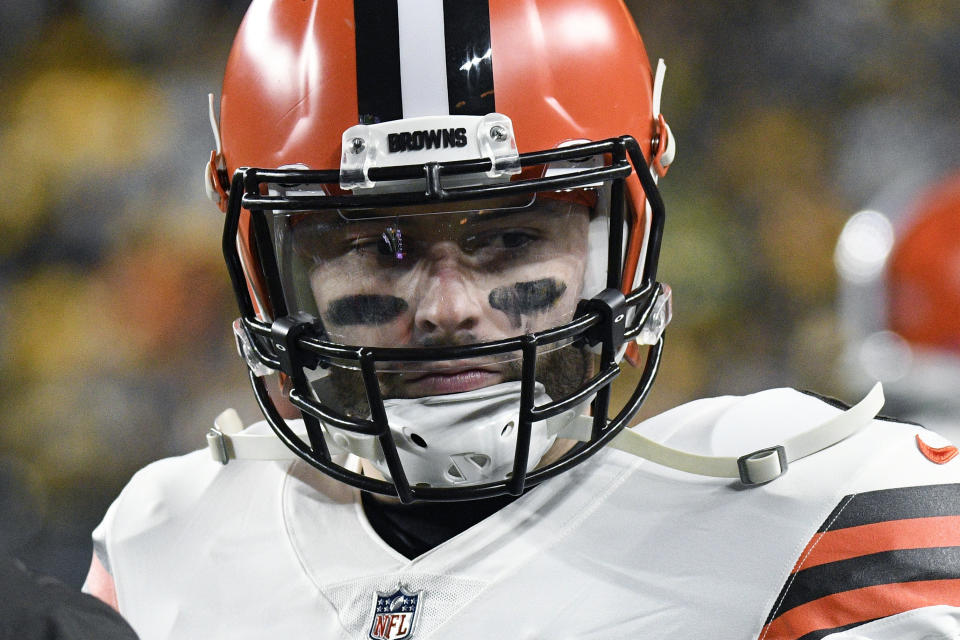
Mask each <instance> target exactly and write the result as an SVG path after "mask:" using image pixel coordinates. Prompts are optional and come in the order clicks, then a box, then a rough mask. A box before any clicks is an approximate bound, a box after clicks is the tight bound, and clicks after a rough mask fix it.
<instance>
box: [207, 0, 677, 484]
mask: <svg viewBox="0 0 960 640" xmlns="http://www.w3.org/2000/svg"><path fill="white" fill-rule="evenodd" d="M662 78H663V66H662V65H660V66H658V71H657V73H656V74H654V72H653V70H652V69H651V66H650V63H649V61H648V59H647V54H646V51H645V49H644V45H643V42H642V41H641V38H640V36H639V34H638V32H637V29H636V26H635V25H634V23H633V20H632V18H631V17H630V14H629V13H628V11H627V9H626V8H625V7H624V5H623V4H622V2H619V1H618V0H586V1H585V0H519V1H518V0H421V1H416V2H414V1H413V0H392V1H390V0H387V1H386V2H383V1H382V0H376V1H374V0H339V1H332V0H327V1H323V2H321V1H320V0H308V1H305V2H304V1H297V2H293V1H288V0H254V2H253V3H252V4H251V6H250V8H249V10H248V12H247V14H246V16H245V18H244V20H243V23H242V24H241V26H240V29H239V32H238V34H237V36H236V40H235V42H234V44H233V48H232V50H231V52H230V55H229V59H228V62H227V66H226V71H225V75H224V82H223V91H222V94H221V99H220V116H219V121H217V119H216V118H215V117H214V115H213V112H214V109H213V105H212V103H211V121H212V123H213V125H214V132H215V135H216V138H217V148H216V150H215V151H213V152H212V153H211V158H210V162H209V163H208V165H207V168H206V173H205V175H206V183H207V190H208V194H209V195H210V196H211V198H212V199H213V200H214V202H216V203H217V204H218V205H219V206H220V207H221V208H222V209H223V211H224V212H225V213H226V220H225V227H224V234H223V251H224V255H225V258H226V262H227V266H228V269H229V271H230V275H231V278H232V281H233V287H234V290H235V293H236V297H237V300H238V303H239V307H240V313H241V317H240V318H239V320H238V321H237V322H236V323H235V325H234V327H235V332H236V334H237V339H238V346H239V349H240V351H241V355H243V357H244V358H245V360H246V362H247V364H248V366H249V369H250V379H251V382H252V384H253V387H254V390H255V393H256V396H257V399H258V402H259V404H260V407H261V409H262V410H263V412H264V415H265V417H266V419H267V421H268V422H269V424H270V426H271V427H272V428H273V430H274V431H275V432H276V435H277V436H278V437H279V438H280V439H281V440H282V441H283V442H284V443H285V444H286V446H288V447H289V448H290V449H292V450H293V451H294V452H295V453H296V454H297V455H299V456H300V457H302V458H303V459H305V460H306V461H307V462H309V463H310V464H311V465H313V466H314V467H316V468H318V469H320V470H321V471H323V472H325V473H327V474H329V475H331V476H332V477H334V478H336V479H338V480H340V481H343V482H345V483H348V484H350V485H353V486H355V487H359V488H361V489H364V490H367V491H372V492H375V493H380V494H385V495H390V496H396V497H398V498H399V499H400V500H402V501H404V502H410V501H414V500H461V499H471V498H479V497H486V496H493V495H501V494H513V495H519V494H520V493H522V492H523V491H524V490H525V489H527V488H529V487H531V486H534V485H536V484H538V483H539V482H542V481H543V480H545V479H547V478H549V477H552V476H554V475H556V474H558V473H561V472H563V471H565V470H567V469H570V468H571V467H573V466H574V465H576V464H578V463H580V462H582V461H584V460H585V459H587V458H588V457H589V456H591V455H592V454H594V453H595V452H596V451H598V450H599V449H600V448H601V447H603V446H604V445H605V444H606V443H608V442H609V441H610V440H611V439H612V438H613V437H614V436H615V435H616V434H617V433H618V432H619V431H620V430H621V429H622V428H623V427H624V426H625V425H626V424H627V423H628V421H629V420H630V419H631V418H632V417H633V416H634V415H635V414H636V412H637V410H638V409H639V406H640V404H641V403H642V402H643V400H644V398H645V397H646V395H647V393H648V391H649V389H650V385H651V383H652V380H653V377H654V375H655V373H656V370H657V367H658V364H659V361H660V354H661V351H662V347H663V338H662V334H663V329H664V326H665V325H666V324H667V323H668V322H669V319H670V293H669V287H666V286H665V285H661V284H660V283H658V282H657V280H656V270H657V259H658V255H659V251H660V240H661V235H662V231H663V224H664V209H663V203H662V201H661V198H660V195H659V193H658V191H657V187H656V179H657V177H659V176H660V175H663V174H664V173H665V171H666V168H667V167H668V166H669V164H670V162H671V161H672V159H673V156H674V149H675V144H674V141H673V137H672V134H671V133H670V130H669V127H668V126H667V125H666V122H665V121H664V119H663V117H662V116H661V115H660V109H659V92H660V84H661V82H662ZM638 344H642V345H645V346H646V347H647V349H646V351H647V354H646V358H645V360H644V361H643V367H644V369H643V373H642V375H641V376H640V377H639V382H638V383H637V386H636V388H635V390H634V391H633V393H632V395H631V397H630V398H629V400H628V401H627V402H626V404H625V406H624V407H623V408H622V409H621V410H619V411H617V412H616V415H614V416H609V415H608V413H609V404H610V385H611V382H612V381H613V380H614V378H615V377H616V376H617V375H618V373H619V366H618V363H619V362H620V360H621V359H622V358H623V357H625V356H626V357H628V358H630V359H631V360H633V361H636V362H640V358H639V355H640V354H639V349H638ZM274 373H276V374H279V378H280V379H281V380H282V386H283V393H282V396H283V397H278V396H279V395H280V394H278V393H276V391H275V390H271V384H270V383H269V380H270V378H271V375H272V374H274ZM286 403H289V405H292V406H293V407H294V408H295V409H296V411H297V413H298V414H299V418H302V422H301V421H300V419H299V418H298V419H296V420H292V419H288V418H289V415H288V414H287V412H285V411H284V405H285V404H286ZM588 408H589V414H590V416H591V417H587V416H586V415H585V414H586V413H587V409H588ZM358 459H359V460H360V461H363V465H362V466H358Z"/></svg>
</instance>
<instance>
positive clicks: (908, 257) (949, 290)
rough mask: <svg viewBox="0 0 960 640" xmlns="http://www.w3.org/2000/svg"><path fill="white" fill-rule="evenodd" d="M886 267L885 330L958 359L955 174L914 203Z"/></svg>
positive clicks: (958, 194)
mask: <svg viewBox="0 0 960 640" xmlns="http://www.w3.org/2000/svg"><path fill="white" fill-rule="evenodd" d="M908 218H909V220H910V222H909V226H907V227H906V228H905V229H903V232H902V234H901V235H900V237H899V238H898V239H897V241H896V242H895V243H894V245H893V249H892V251H891V253H890V265H889V267H888V268H887V273H886V277H887V289H888V291H889V298H888V300H887V314H888V317H889V320H890V329H891V330H892V331H895V332H897V333H898V334H900V335H901V336H902V337H903V338H904V339H905V340H907V341H908V342H910V343H911V344H915V345H918V346H921V347H923V348H927V349H944V350H947V351H952V352H954V353H955V354H957V355H958V356H960V173H955V174H953V175H951V176H949V177H948V178H947V179H946V180H944V181H942V182H940V183H938V184H937V185H935V186H934V187H933V188H932V189H930V190H929V191H927V192H926V193H924V194H923V196H922V197H921V198H920V199H919V200H918V201H917V202H916V203H915V204H914V205H913V207H912V209H911V212H910V213H909V214H908Z"/></svg>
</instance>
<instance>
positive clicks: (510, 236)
mask: <svg viewBox="0 0 960 640" xmlns="http://www.w3.org/2000/svg"><path fill="white" fill-rule="evenodd" d="M533 239H534V238H533V236H531V235H530V234H529V233H525V232H523V231H507V232H506V233H503V234H501V235H500V241H501V242H502V243H503V246H504V248H506V249H517V248H519V247H522V246H524V245H525V244H527V243H529V242H532V241H533Z"/></svg>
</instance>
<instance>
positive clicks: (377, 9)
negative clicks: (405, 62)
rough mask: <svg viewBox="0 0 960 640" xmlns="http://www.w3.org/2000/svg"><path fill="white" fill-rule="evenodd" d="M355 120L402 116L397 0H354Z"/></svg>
mask: <svg viewBox="0 0 960 640" xmlns="http://www.w3.org/2000/svg"><path fill="white" fill-rule="evenodd" d="M353 19H354V24H355V25H356V27H355V30H356V46H357V111H358V122H360V123H362V124H374V123H377V122H387V121H388V120H399V119H400V118H402V117H403V101H402V96H401V93H400V28H399V23H398V18H397V0H354V2H353Z"/></svg>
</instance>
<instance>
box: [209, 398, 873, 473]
mask: <svg viewBox="0 0 960 640" xmlns="http://www.w3.org/2000/svg"><path fill="white" fill-rule="evenodd" d="M519 394H520V383H519V382H505V383H502V384H499V385H494V386H491V387H486V388H483V389H477V390H475V391H470V392H467V393H461V394H452V395H446V396H432V397H428V398H416V399H403V400H388V401H385V402H384V405H385V407H386V408H387V415H388V417H389V420H390V424H391V430H392V431H393V434H394V438H395V441H396V443H397V448H398V449H399V452H400V458H401V461H402V462H403V466H404V469H405V470H407V471H408V472H410V473H409V475H410V478H409V480H410V482H411V483H417V482H429V483H430V484H431V486H456V485H459V484H465V483H478V482H484V481H489V480H498V479H503V477H504V476H505V475H506V473H507V472H508V471H509V470H510V469H511V468H512V466H513V453H514V448H515V447H516V431H517V429H516V425H515V424H512V423H514V421H515V420H516V410H517V409H516V408H517V406H519V402H520V397H519ZM536 394H537V395H536V403H537V404H538V405H540V404H544V403H545V402H549V396H547V394H546V393H544V391H543V387H542V385H539V384H538V385H537V390H536ZM883 402H884V398H883V388H882V386H881V385H880V383H879V382H878V383H877V384H876V385H874V387H873V389H872V390H871V391H870V393H868V394H867V395H866V397H864V398H863V399H862V400H861V401H860V402H858V403H857V404H856V405H854V406H852V407H850V408H849V409H847V410H846V411H843V412H841V413H839V414H837V415H835V416H833V417H832V418H830V419H828V420H826V421H824V422H822V423H821V424H819V425H817V426H815V427H812V428H811V429H808V430H807V431H804V432H802V433H799V434H796V435H794V436H792V437H790V438H788V439H787V440H785V441H784V442H783V443H781V444H778V445H774V446H771V447H768V448H765V449H760V450H758V451H753V452H749V453H746V454H744V455H742V456H739V457H736V456H707V455H701V454H696V453H690V452H687V451H681V450H679V449H673V448H671V447H668V446H665V445H663V444H660V443H659V442H655V441H654V440H651V439H649V438H646V437H645V436H642V435H640V434H639V433H637V432H636V431H634V430H633V429H624V430H623V431H621V432H620V433H619V434H617V436H616V437H614V438H613V439H612V440H611V441H610V445H609V446H611V447H613V448H614V449H620V450H621V451H625V452H627V453H630V454H632V455H635V456H638V457H640V458H644V459H646V460H650V461H651V462H655V463H657V464H660V465H663V466H666V467H670V468H672V469H678V470H680V471H685V472H688V473H693V474H697V475H703V476H711V477H715V478H737V479H739V480H740V482H741V483H742V484H744V485H746V486H754V485H758V484H764V483H766V482H770V481H771V480H774V479H776V478H778V477H780V476H781V475H783V474H784V473H786V471H787V466H788V465H789V463H791V462H794V461H795V460H799V459H801V458H805V457H807V456H809V455H812V454H814V453H816V452H818V451H821V450H823V449H826V448H827V447H832V446H833V445H835V444H837V443H838V442H840V441H841V440H844V439H846V438H848V437H849V436H851V435H853V434H854V433H856V432H857V431H859V430H860V429H862V428H863V427H865V426H866V425H867V424H869V423H870V421H872V420H873V418H874V417H875V416H876V415H877V413H878V412H879V411H880V408H881V407H882V406H883ZM388 403H389V404H388ZM592 423H593V420H592V419H591V418H590V417H588V416H585V415H582V414H581V413H580V410H575V409H571V410H570V411H567V412H564V413H563V414H561V415H559V416H556V417H555V418H550V419H547V420H543V421H539V422H535V423H534V424H533V431H532V433H531V443H530V457H529V459H528V461H527V470H528V471H530V470H532V469H533V468H534V467H536V466H537V464H538V463H539V462H540V460H541V458H542V457H543V455H544V454H545V453H546V452H547V450H548V449H549V448H550V446H551V445H552V444H553V443H554V441H555V440H556V439H557V438H558V437H560V438H570V439H573V440H581V441H585V440H588V439H589V438H590V430H591V425H592ZM511 425H512V426H511ZM291 426H292V427H294V428H295V431H297V432H298V433H302V432H303V428H302V427H303V423H302V421H295V422H294V423H293V424H292V425H291ZM296 427H299V429H297V428H296ZM242 430H243V424H242V423H241V421H240V418H239V416H238V415H237V412H236V411H234V410H233V409H227V410H226V411H224V412H223V413H221V414H220V415H219V416H218V417H217V419H216V420H215V421H214V428H213V429H211V430H210V432H209V433H208V434H207V445H208V448H209V449H210V453H211V455H212V457H213V459H214V460H216V461H218V462H221V463H222V464H227V463H228V462H229V461H230V460H232V459H248V460H250V459H252V460H291V459H296V458H297V457H298V456H297V455H296V454H295V453H294V452H293V451H291V450H290V449H288V448H287V447H286V446H285V445H284V444H283V443H282V442H281V441H280V440H279V439H278V438H277V437H275V436H274V435H273V434H269V435H259V434H250V433H242ZM324 435H325V437H326V441H327V446H328V447H329V448H330V451H331V453H334V452H339V453H353V454H354V455H356V456H358V457H360V458H364V459H366V460H370V461H371V462H372V463H373V464H374V466H375V467H376V468H377V469H378V470H379V471H381V473H383V474H384V475H386V476H387V477H389V476H388V475H387V469H386V464H385V463H384V462H383V453H382V452H381V451H380V446H379V444H378V443H377V441H376V439H375V438H374V437H373V436H361V435H356V434H349V433H347V432H345V431H342V430H339V429H332V428H328V427H324ZM424 445H425V446H424Z"/></svg>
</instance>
